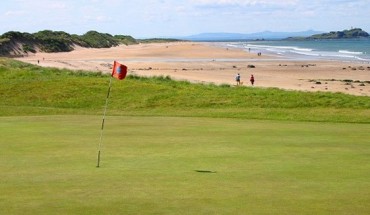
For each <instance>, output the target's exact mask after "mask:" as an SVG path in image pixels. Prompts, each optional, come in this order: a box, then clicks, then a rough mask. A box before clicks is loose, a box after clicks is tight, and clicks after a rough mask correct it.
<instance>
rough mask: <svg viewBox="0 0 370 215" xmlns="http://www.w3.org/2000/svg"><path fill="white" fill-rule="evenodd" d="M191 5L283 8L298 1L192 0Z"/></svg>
mask: <svg viewBox="0 0 370 215" xmlns="http://www.w3.org/2000/svg"><path fill="white" fill-rule="evenodd" d="M191 2H192V3H193V4H197V5H224V6H225V5H233V6H255V5H268V6H276V5H280V6H285V5H295V4H296V3H297V2H298V0H284V1H282V0H192V1H191Z"/></svg>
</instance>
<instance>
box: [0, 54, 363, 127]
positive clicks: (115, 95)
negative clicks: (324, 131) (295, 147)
mask: <svg viewBox="0 0 370 215" xmlns="http://www.w3.org/2000/svg"><path fill="white" fill-rule="evenodd" d="M108 83H109V75H103V74H101V73H88V72H82V71H80V72H72V71H69V70H61V69H55V68H42V67H38V66H34V65H30V64H25V63H21V62H19V61H14V60H9V59H0V96H1V101H0V115H1V116H8V115H40V114H41V115H45V114H46V115H50V114H101V112H102V109H103V106H104V102H105V98H106V92H107V88H108ZM108 114H112V115H151V116H153V115H154V116H162V115H166V116H197V117H220V118H242V119H274V120H296V121H330V122H361V123H369V122H370V100H369V98H368V97H358V96H351V95H345V94H339V93H320V92H318V93H309V92H298V91H284V90H279V89H260V88H250V87H231V86H229V85H222V86H215V85H205V84H191V83H189V82H178V81H173V80H171V79H170V78H168V77H156V78H142V77H135V76H129V77H128V78H127V79H125V80H124V81H117V80H114V81H113V88H112V92H111V98H110V101H109V112H108Z"/></svg>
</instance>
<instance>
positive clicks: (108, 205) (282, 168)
mask: <svg viewBox="0 0 370 215" xmlns="http://www.w3.org/2000/svg"><path fill="white" fill-rule="evenodd" d="M100 120H101V118H100V117H97V116H87V115H74V116H68V115H66V116H35V117H31V116H28V117H27V116H26V117H2V120H1V121H0V132H1V134H2V137H1V144H0V147H1V162H0V169H1V172H2V174H1V178H0V182H1V183H0V190H1V192H0V209H1V211H2V213H3V214H10V215H11V214H21V213H24V212H27V214H368V212H369V211H370V182H369V180H368V179H369V177H370V172H369V171H368V170H369V168H370V156H369V155H370V147H369V142H368V137H369V134H368V131H369V130H370V125H369V124H348V123H308V122H288V121H261V120H258V121H255V120H236V119H212V118H192V117H186V118H184V117H122V116H115V117H108V119H107V121H106V122H107V123H106V130H105V136H104V143H103V150H102V161H101V167H100V168H96V167H95V166H96V155H97V154H96V153H97V151H96V149H97V144H98V140H99V124H100Z"/></svg>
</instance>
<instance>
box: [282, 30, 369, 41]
mask: <svg viewBox="0 0 370 215" xmlns="http://www.w3.org/2000/svg"><path fill="white" fill-rule="evenodd" d="M369 36H370V35H369V34H368V33H367V32H366V31H363V30H362V29H361V28H353V29H351V30H343V31H332V32H329V33H322V34H315V35H312V36H309V37H290V38H288V39H290V40H325V39H357V38H368V37H369Z"/></svg>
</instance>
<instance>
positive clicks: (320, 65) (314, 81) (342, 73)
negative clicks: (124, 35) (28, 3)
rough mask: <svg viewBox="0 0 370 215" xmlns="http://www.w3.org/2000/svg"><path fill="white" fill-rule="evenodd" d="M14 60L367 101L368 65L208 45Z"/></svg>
mask: <svg viewBox="0 0 370 215" xmlns="http://www.w3.org/2000/svg"><path fill="white" fill-rule="evenodd" d="M18 60H21V61H24V62H28V63H32V64H38V65H40V66H44V67H57V68H68V69H72V70H89V71H102V72H106V73H110V72H111V66H112V63H113V61H114V60H117V61H119V62H120V63H122V64H125V65H127V66H128V68H129V73H130V74H137V75H141V76H160V75H163V76H167V75H168V76H170V77H171V78H173V79H176V80H188V81H191V82H197V83H214V84H231V85H233V86H234V85H235V84H236V83H235V76H236V74H237V73H240V75H241V81H242V82H243V86H248V87H251V84H250V82H249V77H250V75H251V74H253V75H254V77H255V80H256V81H255V85H254V86H253V87H275V88H281V89H286V90H300V91H325V92H342V93H346V94H351V95H357V96H370V82H369V81H370V64H361V63H355V62H352V63H347V62H337V61H295V60H287V59H283V58H279V57H277V56H266V55H262V56H257V54H255V53H248V52H246V51H244V50H240V49H231V48H226V47H225V48H224V47H221V46H216V45H214V44H212V43H195V42H174V43H152V44H138V45H131V46H124V45H121V46H118V47H113V48H109V49H88V48H80V47H76V49H75V50H74V51H72V52H65V53H37V54H34V55H29V56H26V57H23V58H18ZM250 67H255V68H250ZM344 80H352V82H350V83H349V82H344Z"/></svg>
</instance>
